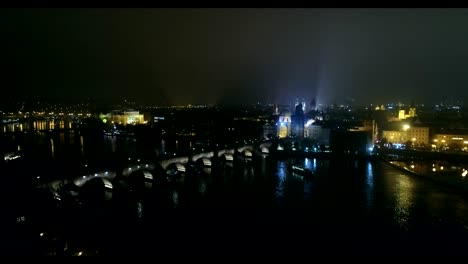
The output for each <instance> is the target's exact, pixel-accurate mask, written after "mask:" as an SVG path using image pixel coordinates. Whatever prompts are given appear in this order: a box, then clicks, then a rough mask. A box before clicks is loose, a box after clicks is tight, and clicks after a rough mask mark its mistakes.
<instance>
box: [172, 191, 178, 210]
mask: <svg viewBox="0 0 468 264" xmlns="http://www.w3.org/2000/svg"><path fill="white" fill-rule="evenodd" d="M172 203H173V206H174V208H176V207H178V206H179V192H178V191H177V190H173V191H172Z"/></svg>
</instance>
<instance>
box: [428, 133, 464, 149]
mask: <svg viewBox="0 0 468 264" xmlns="http://www.w3.org/2000/svg"><path fill="white" fill-rule="evenodd" d="M432 141H433V142H432V147H433V148H438V149H439V148H440V149H443V150H454V151H457V150H462V151H468V131H451V132H447V133H439V134H435V135H434V139H433V140H432Z"/></svg>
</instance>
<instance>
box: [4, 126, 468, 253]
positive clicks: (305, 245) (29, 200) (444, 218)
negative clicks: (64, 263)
mask: <svg viewBox="0 0 468 264" xmlns="http://www.w3.org/2000/svg"><path fill="white" fill-rule="evenodd" d="M51 139H52V141H53V143H52V142H51ZM52 144H53V147H52ZM87 144H89V145H87ZM2 147H3V149H4V150H6V149H8V150H10V149H13V150H16V149H20V150H21V151H23V153H25V154H24V157H23V158H24V159H23V160H21V161H18V162H17V163H12V164H8V165H7V169H4V170H3V171H4V172H5V173H2V174H3V175H2V177H4V178H5V177H6V178H12V177H21V180H19V181H12V180H10V181H7V183H6V184H12V185H11V186H12V187H8V189H9V190H8V191H6V193H8V195H10V196H11V197H12V199H10V200H11V201H15V202H11V206H10V208H11V210H10V211H8V212H12V213H11V215H12V218H13V220H14V221H15V223H16V224H15V227H16V228H14V230H15V231H14V234H13V235H14V236H13V238H12V239H13V241H12V242H13V243H10V244H11V245H12V246H13V247H12V250H11V251H9V252H8V253H9V254H15V255H47V254H52V255H54V254H56V255H61V254H65V255H105V256H107V255H168V254H173V255H218V254H235V255H252V254H257V255H258V254H261V255H272V256H275V255H305V256H310V257H313V256H315V255H331V256H333V255H450V256H452V255H463V256H466V255H468V196H467V195H466V193H463V192H461V191H458V190H454V189H451V188H448V187H445V186H442V185H438V184H436V183H434V182H432V181H431V180H428V179H426V178H424V177H420V176H415V175H413V174H410V173H409V172H406V171H403V170H398V169H396V168H394V167H392V166H389V165H387V164H386V163H383V162H367V161H354V160H346V159H332V160H320V159H299V160H293V159H284V160H277V159H273V158H271V157H268V156H264V157H258V158H256V159H254V161H253V162H252V163H250V164H245V163H235V164H233V165H232V166H227V167H225V168H220V169H216V168H212V169H210V168H205V169H204V170H203V172H202V173H199V174H187V175H185V177H184V178H183V181H179V182H175V183H171V184H168V183H163V182H158V181H155V182H154V183H153V184H152V185H151V186H147V188H143V189H140V190H135V189H132V188H127V187H125V186H127V185H125V184H124V185H122V186H124V187H122V188H114V189H113V195H112V198H111V199H110V200H105V199H103V198H102V197H103V196H99V195H97V196H92V198H89V197H88V198H87V199H83V200H82V201H81V202H80V203H79V205H74V206H58V205H57V203H56V201H53V200H47V199H39V198H37V197H36V196H35V195H32V194H30V193H29V190H33V189H34V186H35V185H37V184H40V183H43V182H45V181H48V180H52V179H57V178H58V179H60V177H63V178H67V177H72V176H67V175H75V174H76V175H77V174H78V173H77V171H80V170H82V169H83V168H82V166H83V164H84V163H85V164H88V163H89V164H90V168H87V169H90V170H93V169H94V168H96V169H101V168H103V167H105V166H112V162H113V159H124V158H126V157H127V156H128V157H136V156H138V157H142V158H151V153H152V152H154V148H155V146H152V145H149V144H146V145H145V144H144V142H138V141H135V140H133V139H115V138H108V137H104V138H101V137H99V139H87V138H86V137H85V138H83V137H82V136H80V135H79V134H78V135H77V133H74V132H73V133H72V136H70V135H65V134H63V135H62V134H60V133H59V134H56V135H47V134H36V135H35V136H29V137H28V136H16V137H15V138H14V139H13V138H12V137H11V134H3V135H2ZM100 161H102V164H105V165H102V164H101V165H99V162H100ZM292 163H300V164H304V165H305V166H306V167H308V168H310V169H311V170H312V171H314V172H315V177H314V178H311V179H305V178H303V177H302V176H299V175H296V174H293V173H290V172H289V171H288V170H287V166H288V165H289V164H292ZM13 166H19V168H17V169H16V168H13ZM80 173H81V171H80ZM37 176H40V178H39V179H37V178H36V177H37ZM36 180H37V182H36ZM18 182H19V183H18ZM96 186H97V185H96ZM82 188H84V187H82ZM86 188H88V189H92V188H97V189H99V188H98V187H92V186H91V187H89V186H88V187H86ZM80 197H81V196H80ZM101 198H102V199H101ZM21 216H25V220H24V221H22V220H21ZM18 219H19V220H18ZM63 249H66V251H65V252H63Z"/></svg>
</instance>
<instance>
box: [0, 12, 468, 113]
mask: <svg viewBox="0 0 468 264" xmlns="http://www.w3.org/2000/svg"><path fill="white" fill-rule="evenodd" d="M0 32H1V34H2V41H1V44H0V49H1V52H2V54H1V63H2V64H3V74H2V80H1V86H2V88H1V91H2V93H3V95H5V93H6V96H2V97H3V98H13V97H17V96H20V95H29V96H38V95H42V96H46V97H54V98H56V99H61V98H74V99H82V98H86V97H93V98H107V99H111V100H119V99H121V98H123V97H128V98H132V99H134V100H136V101H138V102H142V103H156V104H188V103H192V104H205V103H206V104H214V103H254V102H257V101H261V102H272V103H288V102H289V101H290V100H293V99H294V98H295V97H297V96H301V97H305V98H307V99H311V98H312V97H316V98H317V101H318V103H333V102H334V101H335V100H336V101H338V102H340V101H343V100H344V99H346V98H348V97H352V98H354V99H356V102H361V103H385V102H387V101H390V100H398V99H401V100H408V101H409V100H411V99H414V100H415V101H416V102H422V103H435V102H437V101H439V102H440V100H441V99H443V98H447V99H450V98H453V99H457V98H465V97H467V96H468V10H466V9H464V10H463V9H419V10H418V9H407V10H406V9H395V10H390V9H326V10H321V9H31V10H29V9H14V10H6V9H3V10H0Z"/></svg>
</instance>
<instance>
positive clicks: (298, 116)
mask: <svg viewBox="0 0 468 264" xmlns="http://www.w3.org/2000/svg"><path fill="white" fill-rule="evenodd" d="M292 136H295V137H298V138H303V137H304V110H303V107H302V104H298V105H296V110H295V112H294V116H292Z"/></svg>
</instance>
